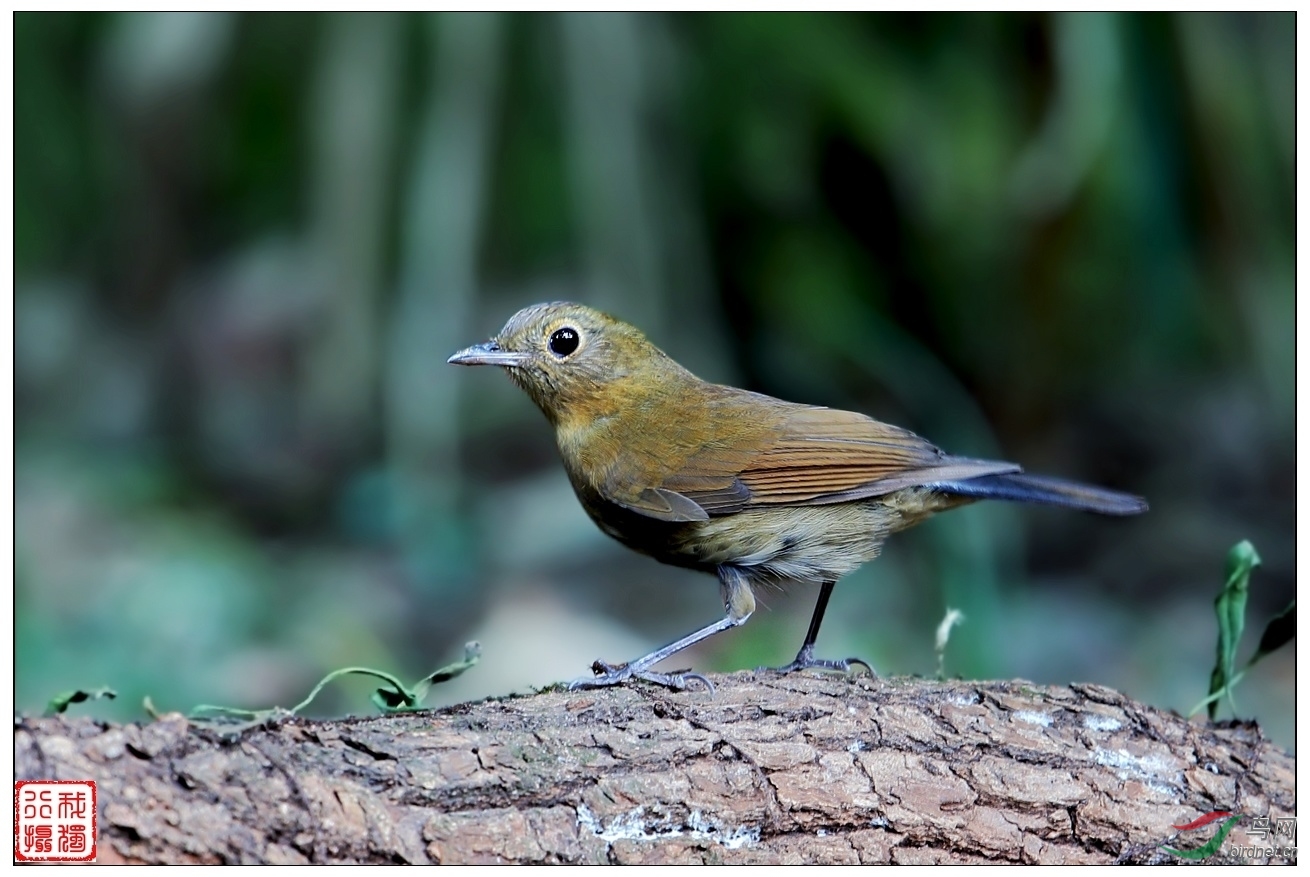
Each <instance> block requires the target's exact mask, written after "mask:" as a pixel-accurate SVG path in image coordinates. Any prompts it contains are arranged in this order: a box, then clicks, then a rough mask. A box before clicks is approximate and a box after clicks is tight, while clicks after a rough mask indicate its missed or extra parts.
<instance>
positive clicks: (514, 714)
mask: <svg viewBox="0 0 1310 877" xmlns="http://www.w3.org/2000/svg"><path fill="white" fill-rule="evenodd" d="M714 683H715V685H716V686H717V691H716V692H715V693H714V694H713V695H711V694H710V693H708V692H705V691H700V690H694V691H687V692H669V691H665V690H663V689H656V688H653V687H649V686H646V685H644V684H643V685H633V686H629V687H620V688H612V689H607V690H599V691H581V692H565V691H546V692H543V693H540V694H536V695H532V696H528V697H513V698H507V699H503V700H491V701H485V702H482V703H470V704H463V705H461V706H456V707H452V708H449V709H444V710H438V711H430V712H418V713H407V714H400V715H391V716H382V717H376V718H351V719H343V720H338V721H313V720H306V719H299V718H290V719H286V720H284V721H280V722H277V723H272V724H267V725H264V726H261V727H257V728H252V729H248V730H245V731H243V732H241V733H240V734H236V735H224V734H221V733H218V732H216V731H215V730H213V729H212V728H205V727H201V726H198V725H196V724H194V723H190V722H188V721H187V720H186V719H185V718H183V717H182V716H181V715H176V714H174V715H171V716H166V717H164V718H163V719H161V720H160V721H157V722H154V723H153V724H148V725H127V726H117V725H109V724H105V723H103V722H97V721H95V720H92V719H86V718H77V719H68V718H52V719H28V718H20V719H18V720H17V721H16V724H15V777H16V778H18V779H87V778H90V779H94V780H96V781H97V783H98V791H99V806H100V850H99V856H100V861H102V862H106V861H109V862H119V861H127V862H188V863H194V862H286V863H290V862H298V863H304V862H315V863H322V862H412V863H428V862H441V863H472V862H523V863H528V862H596V863H603V862H624V863H628V862H631V863H637V862H642V863H671V862H758V863H765V862H769V863H774V862H776V863H793V862H813V863H838V862H846V863H857V862H859V863H878V862H894V863H900V864H909V863H922V862H982V861H1002V862H1041V863H1065V862H1089V863H1090V862H1116V861H1120V862H1122V861H1133V862H1156V861H1166V860H1169V859H1170V858H1171V856H1170V855H1169V854H1168V853H1166V852H1164V851H1163V850H1161V849H1160V845H1161V843H1162V842H1173V843H1174V845H1176V846H1180V847H1188V848H1193V847H1197V846H1199V845H1200V844H1201V843H1203V842H1204V841H1205V840H1207V839H1208V838H1209V837H1210V836H1212V835H1213V833H1214V832H1213V830H1208V831H1198V832H1196V833H1185V834H1183V836H1179V832H1177V831H1175V830H1174V829H1173V828H1171V826H1172V825H1175V824H1182V823H1186V822H1189V821H1191V820H1193V819H1195V818H1197V817H1198V816H1200V815H1201V814H1204V813H1207V812H1209V811H1214V810H1231V811H1233V812H1234V813H1242V814H1247V815H1250V816H1264V815H1269V816H1275V817H1278V816H1290V815H1293V814H1295V812H1296V786H1295V761H1294V759H1293V758H1292V757H1291V756H1290V755H1288V754H1286V753H1284V752H1282V751H1281V750H1279V749H1278V748H1277V747H1275V746H1273V745H1272V744H1270V743H1268V742H1267V741H1266V740H1265V739H1264V738H1263V737H1262V735H1261V733H1260V729H1259V728H1258V727H1256V726H1255V725H1252V724H1238V723H1228V724H1223V725H1209V724H1203V723H1200V722H1188V721H1186V720H1185V719H1183V718H1181V717H1179V716H1178V715H1176V714H1174V713H1169V712H1163V711H1161V710H1157V709H1153V708H1151V707H1147V706H1143V705H1142V704H1139V703H1135V702H1133V701H1131V700H1129V699H1128V698H1126V697H1124V696H1123V695H1121V694H1118V693H1116V692H1114V691H1111V690H1109V689H1106V688H1102V687H1098V686H1095V685H1074V686H1070V687H1067V688H1066V687H1042V686H1036V685H1031V684H1028V683H1024V682H1019V681H1015V682H947V683H940V682H932V681H926V680H918V679H885V680H883V679H871V678H868V677H856V678H853V679H847V678H835V677H818V676H809V675H804V674H793V675H790V676H778V675H776V674H772V673H759V674H755V673H737V674H733V675H730V676H722V677H714ZM1246 822H1249V820H1243V824H1244V823H1246ZM1241 831H1242V828H1241V824H1239V826H1238V828H1237V830H1236V831H1234V833H1233V834H1232V835H1230V842H1231V841H1237V840H1240V839H1241ZM1270 842H1271V843H1272V840H1271V841H1270ZM1293 842H1294V841H1293Z"/></svg>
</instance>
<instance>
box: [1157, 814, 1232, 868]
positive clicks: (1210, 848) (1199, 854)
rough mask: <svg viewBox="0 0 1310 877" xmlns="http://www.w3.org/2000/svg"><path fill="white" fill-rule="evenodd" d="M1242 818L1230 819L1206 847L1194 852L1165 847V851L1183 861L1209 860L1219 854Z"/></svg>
mask: <svg viewBox="0 0 1310 877" xmlns="http://www.w3.org/2000/svg"><path fill="white" fill-rule="evenodd" d="M1241 818H1242V816H1241V814H1238V815H1237V816H1230V817H1228V820H1227V821H1226V822H1224V824H1223V826H1222V827H1220V829H1219V833H1218V834H1216V835H1215V836H1214V837H1212V838H1210V841H1209V843H1207V844H1206V845H1205V846H1202V847H1198V848H1196V849H1194V850H1176V849H1174V848H1173V847H1163V849H1164V851H1165V852H1166V853H1172V854H1173V855H1175V856H1178V857H1180V858H1183V859H1198V860H1199V859H1208V858H1210V857H1211V856H1213V855H1214V854H1215V853H1217V852H1219V847H1220V846H1221V845H1222V844H1223V842H1224V838H1226V837H1228V832H1230V831H1232V830H1233V826H1234V825H1236V824H1237V821H1238V820H1239V819H1241Z"/></svg>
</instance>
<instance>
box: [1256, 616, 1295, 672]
mask: <svg viewBox="0 0 1310 877" xmlns="http://www.w3.org/2000/svg"><path fill="white" fill-rule="evenodd" d="M1295 638H1296V600H1293V601H1292V602H1291V603H1288V604H1287V608H1286V609H1284V610H1283V611H1282V612H1280V613H1278V614H1277V615H1275V616H1274V617H1273V618H1272V619H1270V621H1269V623H1268V624H1266V625H1265V632H1264V633H1263V634H1261V636H1260V645H1259V646H1257V647H1256V650H1255V654H1254V655H1252V656H1251V660H1249V661H1247V662H1246V666H1247V669H1250V668H1251V667H1253V666H1254V665H1255V662H1256V661H1259V660H1262V659H1263V658H1264V657H1265V656H1266V655H1268V654H1270V653H1271V652H1276V651H1278V650H1279V649H1281V648H1282V647H1283V646H1285V645H1287V644H1288V643H1290V642H1291V641H1292V640H1293V639H1295Z"/></svg>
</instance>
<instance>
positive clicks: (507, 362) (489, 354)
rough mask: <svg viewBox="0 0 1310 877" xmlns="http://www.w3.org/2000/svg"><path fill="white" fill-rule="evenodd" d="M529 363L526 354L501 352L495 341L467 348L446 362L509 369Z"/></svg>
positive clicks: (508, 351)
mask: <svg viewBox="0 0 1310 877" xmlns="http://www.w3.org/2000/svg"><path fill="white" fill-rule="evenodd" d="M527 361H528V355H527V354H526V353H516V352H514V351H512V350H501V349H500V345H499V344H497V343H496V342H495V341H494V340H492V341H486V342H483V343H482V344H474V345H473V346H472V347H465V348H464V349H463V350H461V351H460V352H459V353H456V354H455V355H454V356H452V357H451V358H450V359H448V360H446V362H449V363H452V364H454V365H503V366H505V367H507V368H513V367H514V366H518V365H523V364H524V363H526V362H527Z"/></svg>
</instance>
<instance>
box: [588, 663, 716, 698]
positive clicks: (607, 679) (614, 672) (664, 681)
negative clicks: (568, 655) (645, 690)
mask: <svg viewBox="0 0 1310 877" xmlns="http://www.w3.org/2000/svg"><path fill="white" fill-rule="evenodd" d="M591 671H592V672H593V673H595V674H596V675H595V676H584V677H582V678H581V679H574V680H573V681H572V682H569V683H568V684H567V686H566V687H567V688H568V689H569V690H570V691H578V690H581V689H586V688H607V687H609V686H611V685H620V684H622V683H624V682H627V681H628V680H629V679H641V680H643V681H645V682H652V683H654V684H655V685H662V686H664V687H665V688H671V689H673V690H674V691H684V690H686V688H687V686H688V683H690V682H691V681H692V680H695V681H697V682H700V683H701V684H702V685H704V686H705V689H706V690H707V691H709V693H710V694H713V693H714V684H713V683H712V682H710V680H708V679H706V678H705V677H704V676H702V675H700V674H699V673H692V672H690V671H687V670H679V671H677V672H676V673H653V672H651V671H650V670H645V669H641V668H634V667H633V666H632V664H619V665H617V666H616V665H614V664H610V663H607V662H605V661H596V662H595V663H593V664H592V665H591Z"/></svg>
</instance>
